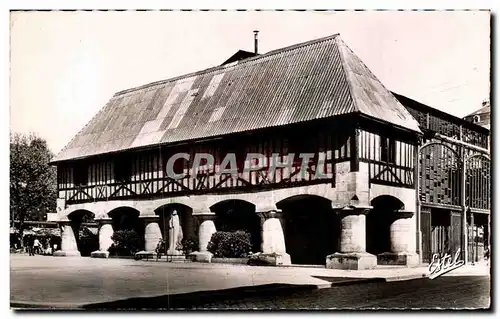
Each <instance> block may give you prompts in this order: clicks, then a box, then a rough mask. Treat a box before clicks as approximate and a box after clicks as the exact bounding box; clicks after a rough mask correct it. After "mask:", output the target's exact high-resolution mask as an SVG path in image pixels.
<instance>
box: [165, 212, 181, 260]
mask: <svg viewBox="0 0 500 319" xmlns="http://www.w3.org/2000/svg"><path fill="white" fill-rule="evenodd" d="M168 226H169V230H168V254H169V255H182V251H180V250H177V246H178V245H179V244H180V243H181V241H182V237H183V236H182V227H181V223H180V220H179V215H178V214H177V210H175V209H174V210H173V211H172V215H171V216H170V222H169V225H168Z"/></svg>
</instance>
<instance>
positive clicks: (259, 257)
mask: <svg viewBox="0 0 500 319" xmlns="http://www.w3.org/2000/svg"><path fill="white" fill-rule="evenodd" d="M248 264H249V265H255V266H287V265H291V264H292V259H291V258H290V255H289V254H287V253H269V254H264V253H257V254H255V255H252V256H250V258H249V260H248Z"/></svg>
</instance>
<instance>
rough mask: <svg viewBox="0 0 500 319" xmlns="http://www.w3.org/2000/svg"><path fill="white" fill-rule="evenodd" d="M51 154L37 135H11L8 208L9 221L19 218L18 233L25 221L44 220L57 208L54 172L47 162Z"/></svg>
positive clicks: (54, 169) (44, 142) (53, 168)
mask: <svg viewBox="0 0 500 319" xmlns="http://www.w3.org/2000/svg"><path fill="white" fill-rule="evenodd" d="M53 156H54V155H53V154H52V152H51V151H50V150H49V148H48V146H47V142H46V141H45V140H44V139H42V138H40V137H38V136H36V135H33V134H30V135H23V134H17V133H16V134H11V136H10V210H11V220H12V223H13V220H18V221H19V227H18V229H17V231H18V232H19V233H22V230H23V227H24V221H25V220H38V221H40V220H43V219H44V216H45V214H46V213H49V212H54V211H55V209H56V198H57V187H56V186H57V185H56V183H57V172H56V168H55V167H53V166H50V165H49V162H50V160H51V159H52V158H53ZM13 224H14V223H13Z"/></svg>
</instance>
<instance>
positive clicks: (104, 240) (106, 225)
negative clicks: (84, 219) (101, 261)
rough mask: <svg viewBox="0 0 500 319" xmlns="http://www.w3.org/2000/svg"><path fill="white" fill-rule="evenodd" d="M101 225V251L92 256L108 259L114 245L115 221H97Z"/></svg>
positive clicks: (93, 253)
mask: <svg viewBox="0 0 500 319" xmlns="http://www.w3.org/2000/svg"><path fill="white" fill-rule="evenodd" d="M95 221H96V222H97V223H98V225H99V250H97V251H93V252H92V253H91V254H90V257H92V258H108V257H109V251H108V249H109V247H111V245H112V244H113V240H112V239H111V236H113V226H112V225H111V224H112V223H113V220H112V219H111V218H100V219H96V220H95Z"/></svg>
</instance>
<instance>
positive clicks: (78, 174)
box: [73, 164, 89, 186]
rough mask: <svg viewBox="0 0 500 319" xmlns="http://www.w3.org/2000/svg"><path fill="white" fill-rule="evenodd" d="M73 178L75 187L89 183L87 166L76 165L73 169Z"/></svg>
mask: <svg viewBox="0 0 500 319" xmlns="http://www.w3.org/2000/svg"><path fill="white" fill-rule="evenodd" d="M73 171H74V176H73V182H74V184H75V186H80V185H87V184H88V182H89V166H88V164H78V165H77V166H74V167H73Z"/></svg>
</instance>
